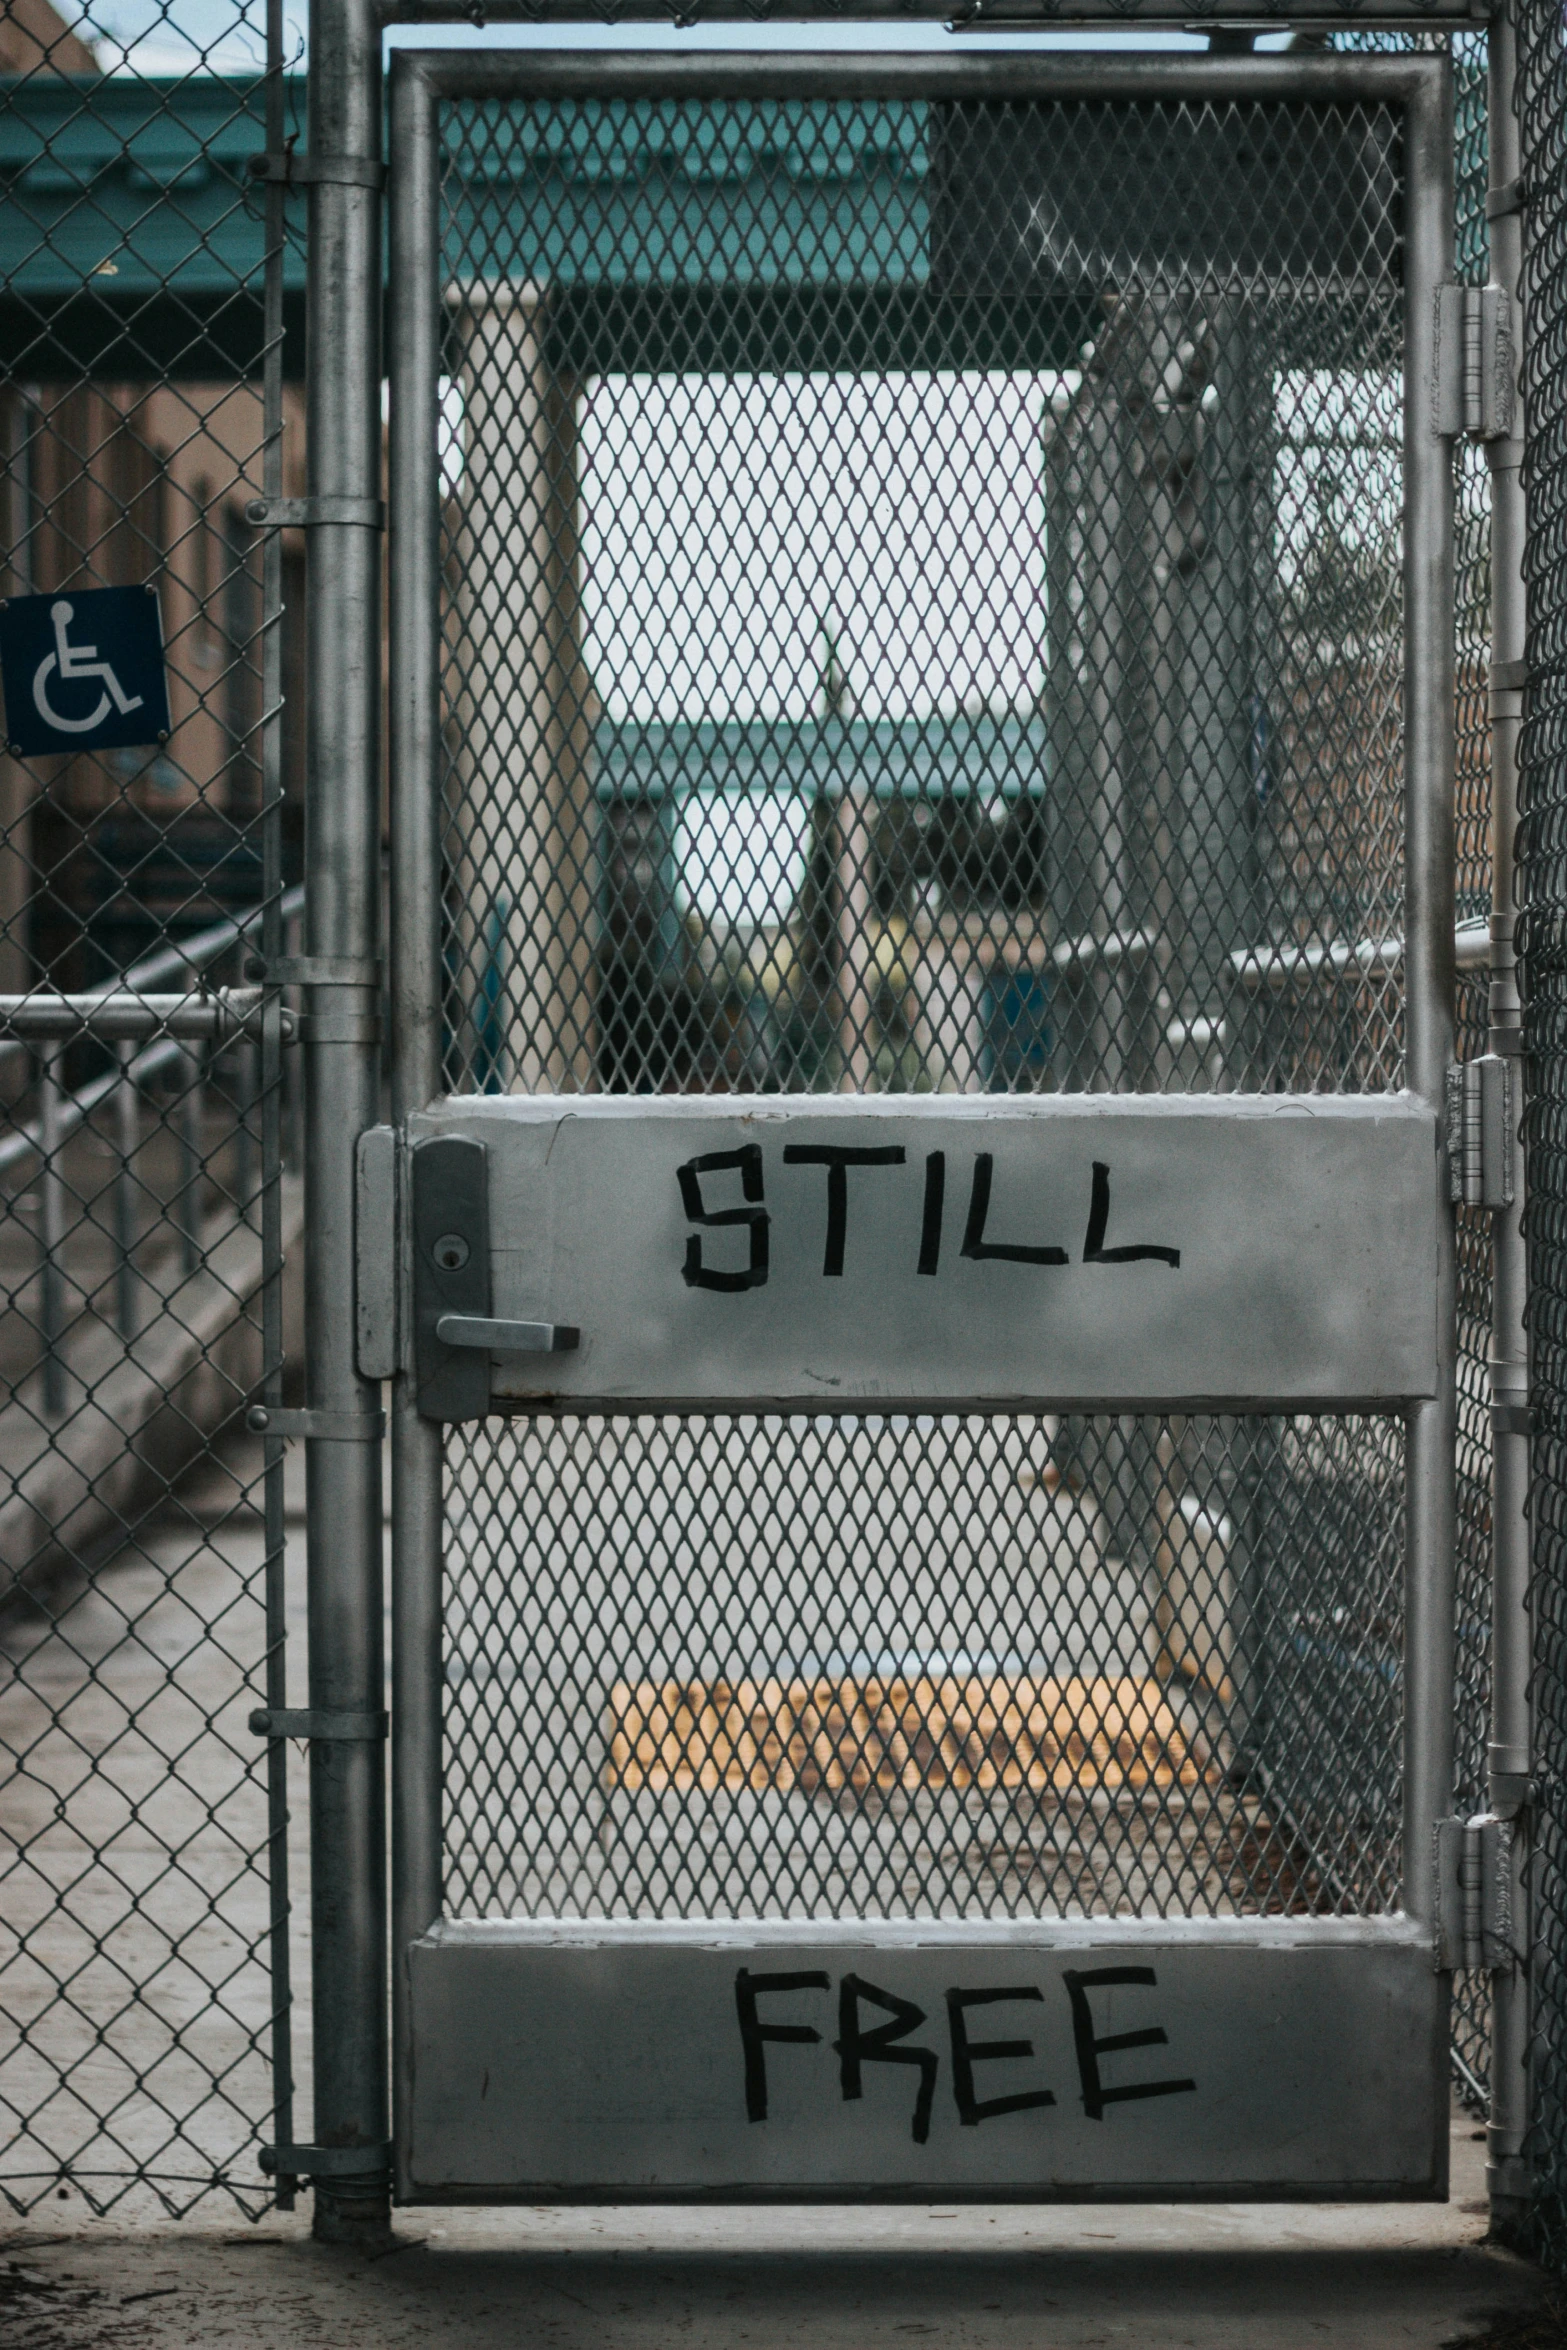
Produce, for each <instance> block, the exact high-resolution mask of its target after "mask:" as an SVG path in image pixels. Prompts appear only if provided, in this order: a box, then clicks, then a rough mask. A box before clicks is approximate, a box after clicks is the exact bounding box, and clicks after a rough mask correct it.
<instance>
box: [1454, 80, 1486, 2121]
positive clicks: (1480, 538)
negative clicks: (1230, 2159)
mask: <svg viewBox="0 0 1567 2350" xmlns="http://www.w3.org/2000/svg"><path fill="white" fill-rule="evenodd" d="M1453 63H1454V95H1455V101H1456V118H1457V119H1456V122H1455V125H1454V129H1455V139H1456V146H1457V156H1458V182H1457V188H1456V199H1457V201H1456V206H1455V211H1456V230H1457V235H1456V244H1457V260H1458V275H1459V276H1460V277H1462V278H1464V279H1466V280H1468V281H1469V282H1470V283H1472V284H1476V285H1483V284H1484V283H1485V282H1486V280H1487V279H1488V277H1489V276H1490V241H1489V237H1488V235H1487V231H1486V214H1485V195H1486V187H1487V182H1488V177H1489V158H1488V152H1487V136H1486V78H1485V77H1486V49H1485V42H1484V39H1483V37H1478V36H1476V37H1469V38H1465V39H1462V40H1460V41H1458V42H1457V43H1455V53H1454V61H1453ZM1454 464H1455V473H1456V487H1457V492H1458V502H1457V515H1456V524H1457V527H1456V533H1455V536H1456V542H1457V544H1456V577H1457V586H1458V596H1457V646H1456V652H1457V660H1456V664H1455V668H1456V677H1457V686H1458V703H1457V712H1456V717H1457V787H1458V790H1457V851H1458V859H1457V862H1458V871H1457V887H1458V917H1459V920H1460V921H1466V920H1479V919H1482V918H1484V917H1486V916H1488V915H1489V913H1490V910H1491V841H1490V818H1491V723H1490V709H1489V696H1488V692H1487V687H1488V683H1489V678H1488V664H1489V662H1490V658H1491V528H1490V524H1491V477H1490V472H1489V470H1488V468H1487V466H1486V463H1485V455H1484V451H1483V450H1482V449H1480V448H1479V447H1477V446H1476V445H1475V444H1474V443H1473V442H1469V441H1460V442H1459V443H1458V444H1457V446H1456V448H1455V452H1454ZM1488 989H1489V982H1488V980H1487V978H1486V976H1485V975H1484V974H1483V973H1478V972H1477V973H1468V974H1463V975H1461V976H1460V979H1459V983H1458V994H1457V1002H1456V1006H1455V1011H1456V1015H1457V1017H1456V1023H1455V1025H1456V1035H1457V1050H1458V1057H1459V1059H1460V1060H1472V1059H1474V1058H1475V1057H1476V1056H1477V1055H1479V1054H1481V1053H1483V1052H1484V1051H1485V1050H1486V1047H1487V1043H1488V1028H1487V1021H1488V1010H1489V993H1488ZM1490 1225H1491V1219H1490V1217H1489V1215H1488V1214H1487V1213H1486V1212H1485V1211H1483V1210H1480V1209H1475V1208H1460V1209H1459V1211H1458V1493H1457V1501H1458V1509H1457V1525H1458V1544H1457V1576H1456V1603H1457V1605H1456V1627H1455V1628H1456V1634H1457V1642H1456V1655H1457V1687H1456V1689H1455V1693H1454V1730H1455V1740H1454V1798H1455V1802H1456V1805H1457V1808H1458V1809H1459V1811H1460V1812H1462V1813H1463V1814H1464V1815H1465V1816H1466V1817H1467V1816H1471V1815H1472V1814H1474V1813H1475V1812H1477V1811H1482V1810H1484V1809H1485V1808H1486V1805H1487V1802H1488V1786H1487V1778H1486V1744H1487V1739H1488V1737H1489V1724H1490V1703H1491V1690H1490V1661H1491V1656H1490V1652H1491V1415H1490V1403H1491V1385H1490V1371H1489V1367H1488V1361H1489V1352H1490V1343H1491V1230H1490ZM1489 2003H1490V1987H1489V1984H1488V1983H1487V1981H1486V1980H1485V1978H1484V1977H1483V1976H1480V1975H1469V1974H1460V1975H1458V1976H1457V1977H1455V1979H1454V1985H1453V2055H1454V2068H1455V2072H1456V2075H1457V2080H1458V2086H1459V2089H1460V2092H1461V2094H1463V2096H1464V2097H1465V2098H1466V2100H1467V2101H1468V2102H1470V2103H1471V2104H1475V2105H1477V2106H1478V2105H1479V2104H1481V2103H1483V2100H1484V2095H1485V2087H1486V2082H1487V2079H1488V2071H1489V2063H1490V2049H1489V2040H1490V2013H1489Z"/></svg>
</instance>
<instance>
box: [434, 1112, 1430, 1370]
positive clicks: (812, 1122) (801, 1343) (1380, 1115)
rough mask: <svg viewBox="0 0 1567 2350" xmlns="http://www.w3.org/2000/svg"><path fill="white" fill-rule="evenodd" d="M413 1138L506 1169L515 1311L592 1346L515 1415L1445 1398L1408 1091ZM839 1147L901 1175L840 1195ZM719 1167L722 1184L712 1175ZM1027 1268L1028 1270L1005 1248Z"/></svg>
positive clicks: (723, 1118)
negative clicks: (534, 1404) (715, 1282)
mask: <svg viewBox="0 0 1567 2350" xmlns="http://www.w3.org/2000/svg"><path fill="white" fill-rule="evenodd" d="M411 1132H412V1136H413V1138H414V1139H416V1140H417V1139H419V1138H420V1137H424V1136H429V1135H434V1134H441V1133H448V1134H449V1133H460V1134H466V1135H471V1136H475V1137H478V1138H481V1139H482V1140H483V1141H484V1143H485V1144H486V1146H487V1149H488V1152H489V1195H490V1224H491V1237H492V1248H493V1299H492V1312H493V1313H494V1314H495V1315H496V1316H498V1317H509V1318H514V1319H519V1320H544V1321H553V1322H560V1323H569V1324H572V1325H575V1326H577V1327H578V1328H580V1330H581V1332H582V1344H581V1347H580V1350H579V1351H578V1352H576V1353H575V1354H556V1355H549V1356H542V1357H540V1356H533V1357H524V1356H518V1357H514V1358H512V1359H510V1360H509V1361H503V1362H498V1363H497V1367H496V1373H495V1378H494V1389H495V1392H496V1394H497V1395H500V1396H505V1397H508V1398H514V1399H519V1400H529V1399H541V1398H549V1397H555V1396H558V1397H559V1398H561V1399H562V1400H566V1401H583V1402H586V1401H600V1402H605V1403H611V1404H632V1403H660V1402H663V1403H672V1404H677V1405H678V1404H689V1405H698V1406H714V1405H721V1404H725V1403H756V1404H767V1403H777V1404H780V1405H782V1406H784V1407H787V1408H796V1409H798V1408H800V1407H802V1406H805V1407H809V1406H815V1407H817V1408H827V1409H831V1408H835V1407H837V1408H842V1407H844V1406H849V1407H851V1408H854V1407H860V1408H863V1407H866V1406H870V1407H872V1408H880V1407H883V1406H891V1405H897V1404H906V1405H912V1406H926V1405H930V1404H934V1403H941V1404H946V1405H949V1406H963V1405H968V1404H972V1405H978V1406H1000V1405H1009V1404H1019V1405H1029V1404H1033V1405H1040V1406H1045V1407H1058V1406H1066V1405H1071V1404H1078V1403H1097V1404H1101V1405H1117V1406H1120V1407H1122V1408H1131V1407H1134V1406H1137V1405H1148V1406H1152V1407H1157V1406H1160V1405H1164V1404H1170V1403H1181V1404H1185V1405H1187V1406H1192V1405H1197V1404H1202V1403H1207V1404H1211V1405H1215V1406H1223V1405H1234V1404H1242V1403H1277V1404H1284V1405H1289V1404H1298V1405H1302V1406H1304V1405H1310V1404H1334V1403H1354V1402H1364V1403H1389V1402H1395V1401H1398V1400H1400V1399H1404V1398H1409V1397H1415V1396H1423V1395H1430V1394H1433V1393H1434V1392H1435V1387H1436V1244H1437V1231H1438V1219H1439V1216H1440V1215H1441V1214H1443V1213H1444V1212H1445V1210H1444V1209H1443V1208H1442V1206H1441V1205H1440V1195H1439V1173H1440V1169H1439V1156H1438V1147H1437V1130H1436V1121H1435V1118H1434V1116H1433V1114H1432V1112H1431V1111H1430V1109H1429V1108H1428V1107H1427V1106H1426V1105H1424V1104H1422V1103H1419V1102H1416V1101H1415V1100H1413V1099H1412V1098H1410V1097H1408V1096H1367V1097H1358V1098H1349V1097H1324V1096H1312V1095H1261V1096H1233V1095H1232V1096H1206V1097H1198V1098H1191V1097H1186V1098H1154V1097H1136V1096H1133V1097H1126V1096H1120V1097H1104V1096H1098V1097H1095V1096H1077V1097H1071V1096H1054V1097H1052V1096H1045V1097H1035V1098H1033V1099H1030V1100H1019V1099H1016V1098H1010V1097H1002V1096H977V1097H955V1096H954V1097H936V1098H933V1099H929V1100H924V1101H918V1102H911V1101H910V1100H908V1099H907V1098H906V1097H905V1098H903V1099H901V1100H899V1099H897V1098H896V1097H893V1098H891V1099H887V1098H883V1099H876V1098H870V1099H863V1098H862V1099H851V1098H844V1099H834V1098H811V1097H791V1098H787V1099H785V1098H779V1097H775V1096H764V1097H749V1098H746V1099H743V1100H740V1099H734V1098H731V1099H729V1100H712V1101H708V1100H699V1101H698V1100H684V1101H665V1100H656V1101H654V1100H629V1099H624V1098H609V1099H583V1100H571V1101H564V1100H560V1099H547V1098H533V1099H524V1098H511V1099H507V1098H494V1097H487V1098H477V1099H475V1098H468V1099H462V1100H454V1101H451V1102H448V1103H444V1104H440V1105H437V1106H436V1107H434V1108H433V1109H432V1110H431V1111H429V1112H427V1113H425V1114H424V1115H423V1116H421V1117H420V1118H418V1119H416V1120H415V1121H413V1125H412V1129H411ZM845 1149H847V1150H851V1151H873V1152H879V1153H883V1154H885V1157H884V1159H883V1161H882V1162H881V1163H877V1164H858V1165H849V1166H847V1167H845V1168H843V1169H842V1171H841V1172H835V1171H833V1170H832V1169H830V1168H829V1167H828V1166H827V1165H825V1164H823V1163H821V1162H820V1161H819V1160H818V1159H816V1158H815V1157H813V1156H812V1155H811V1154H816V1153H822V1152H829V1153H830V1152H834V1151H842V1150H845ZM740 1154H744V1156H743V1157H742V1156H741V1155H740ZM801 1154H806V1155H805V1156H803V1157H802V1156H801ZM715 1155H717V1156H719V1157H720V1158H721V1159H722V1158H728V1159H729V1160H730V1162H731V1163H729V1164H727V1165H723V1164H720V1165H718V1166H716V1167H715V1166H702V1165H699V1164H698V1163H697V1162H700V1161H704V1160H708V1159H710V1158H712V1157H713V1156H715ZM682 1169H684V1170H685V1173H684V1178H683V1179H682V1173H681V1170H682ZM987 1185H988V1204H987V1203H986V1200H985V1191H986V1187H987ZM835 1194H836V1201H835V1197H834V1195H835ZM938 1194H939V1198H938ZM982 1208H983V1209H984V1211H985V1212H984V1214H983V1216H981V1214H980V1210H981V1209H982ZM697 1215H707V1216H710V1217H711V1216H732V1217H733V1218H734V1220H732V1221H729V1222H728V1223H725V1224H722V1225H718V1226H714V1225H711V1224H710V1225H708V1226H706V1227H704V1226H702V1225H701V1224H700V1223H698V1222H697V1221H695V1217H696V1216H697ZM1096 1244H1097V1247H1098V1248H1099V1250H1100V1251H1102V1252H1103V1253H1102V1254H1101V1255H1100V1256H1099V1257H1098V1259H1097V1260H1096V1259H1095V1256H1094V1248H1095V1245H1096ZM976 1246H978V1248H979V1249H980V1250H981V1251H982V1252H985V1253H979V1254H976V1253H974V1251H975V1248H976ZM1127 1249H1137V1250H1152V1251H1156V1252H1158V1253H1155V1254H1144V1255H1141V1256H1139V1257H1137V1258H1135V1259H1133V1260H1131V1261H1127V1260H1126V1259H1125V1258H1124V1257H1123V1258H1121V1259H1117V1258H1116V1255H1115V1252H1116V1251H1118V1250H1119V1251H1125V1250H1127ZM1020 1250H1026V1251H1033V1252H1036V1253H1035V1256H1034V1258H1033V1259H1032V1261H1030V1260H1027V1259H1024V1258H1021V1257H1020V1256H1019V1255H1017V1254H1016V1253H1012V1254H1006V1253H996V1252H998V1251H1000V1252H1005V1251H1011V1252H1017V1251H1020ZM1041 1252H1043V1253H1041ZM1177 1260H1178V1261H1177ZM922 1263H923V1266H924V1270H922V1269H921V1267H922ZM714 1275H717V1276H718V1277H719V1278H720V1279H723V1280H727V1281H730V1282H736V1281H739V1280H741V1279H744V1280H745V1282H746V1283H747V1285H746V1286H735V1287H723V1288H714V1287H712V1286H711V1285H710V1283H711V1279H712V1277H713V1276H714Z"/></svg>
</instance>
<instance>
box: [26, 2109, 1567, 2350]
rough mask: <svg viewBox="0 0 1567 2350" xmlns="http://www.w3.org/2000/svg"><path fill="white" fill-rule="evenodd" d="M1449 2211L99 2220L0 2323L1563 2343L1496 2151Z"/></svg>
mask: <svg viewBox="0 0 1567 2350" xmlns="http://www.w3.org/2000/svg"><path fill="white" fill-rule="evenodd" d="M1474 2129H1475V2125H1474V2124H1473V2123H1472V2122H1471V2121H1470V2120H1469V2119H1468V2118H1467V2117H1460V2118H1459V2119H1457V2120H1456V2121H1455V2123H1454V2140H1453V2199H1452V2201H1451V2202H1450V2203H1448V2204H1446V2205H1436V2206H1432V2205H1424V2206H1422V2205H1414V2206H1408V2207H1404V2208H1402V2209H1400V2208H1396V2207H1394V2208H1389V2207H1380V2208H1375V2207H1373V2208H1366V2207H1359V2208H1357V2207H1352V2206H1348V2205H1334V2206H1329V2207H1313V2206H1307V2205H1299V2204H1292V2205H1274V2206H1271V2207H1267V2206H1259V2205H1252V2206H1239V2205H1211V2206H1205V2207H1195V2206H1194V2207H1181V2208H1174V2207H1169V2206H1150V2207H1146V2208H1139V2209H1130V2208H1125V2207H1119V2208H1118V2207H1115V2206H1107V2207H1104V2208H1098V2209H1091V2208H1085V2207H1083V2206H1081V2205H1076V2206H1072V2207H1070V2208H1056V2209H1027V2210H1023V2209H1017V2208H1015V2207H1007V2208H1004V2209H1001V2208H996V2207H989V2208H986V2207H983V2206H981V2207H974V2208H962V2209H957V2210H954V2209H952V2208H951V2207H949V2206H942V2205H936V2206H933V2207H932V2208H930V2209H924V2208H919V2209H905V2210H895V2211H849V2210H842V2209H833V2210H820V2211H816V2210H812V2211H803V2210H799V2209H789V2210H775V2211H735V2210H725V2211H705V2212H704V2211H635V2210H599V2211H594V2210H573V2211H554V2210H527V2211H493V2212H485V2211H477V2212H444V2211H436V2212H427V2211H416V2212H408V2213H404V2214H403V2215H401V2216H400V2218H399V2220H398V2223H397V2234H398V2242H397V2245H396V2248H395V2250H393V2251H391V2252H389V2253H384V2254H382V2255H381V2256H379V2257H367V2256H366V2255H364V2254H362V2253H356V2252H342V2251H336V2250H327V2249H324V2248H321V2247H318V2246H315V2245H313V2244H312V2243H311V2242H310V2241H309V2236H308V2225H309V2223H308V2199H304V2203H303V2205H302V2209H301V2212H300V2213H299V2214H297V2215H295V2216H294V2217H293V2218H282V2217H276V2218H272V2219H269V2220H267V2221H264V2222H263V2223H262V2224H261V2225H260V2226H259V2227H256V2228H253V2229H249V2230H243V2229H241V2228H240V2227H238V2226H236V2225H234V2224H233V2223H230V2224H228V2225H226V2226H223V2227H221V2228H220V2227H217V2226H214V2225H213V2224H212V2223H211V2222H210V2221H209V2222H208V2223H207V2224H206V2225H205V2226H200V2225H192V2224H191V2223H189V2222H187V2223H186V2224H185V2225H183V2226H180V2227H172V2226H168V2225H159V2224H148V2225H146V2226H142V2227H137V2228H134V2229H131V2228H128V2227H127V2225H126V2223H125V2222H124V2221H123V2220H119V2219H116V2218H110V2219H106V2220H92V2219H89V2218H87V2217H86V2216H85V2214H84V2213H83V2211H82V2207H81V2205H80V2204H79V2203H77V2202H76V2201H75V2200H74V2199H72V2200H71V2201H69V2202H66V2203H55V2204H50V2205H45V2206H43V2207H42V2208H41V2209H40V2210H39V2211H37V2212H35V2213H34V2215H33V2217H32V2219H31V2220H30V2221H29V2222H28V2223H26V2224H21V2225H15V2226H13V2227H12V2228H10V2229H9V2231H7V2232H5V2233H4V2234H0V2341H7V2342H15V2343H16V2344H17V2345H18V2346H19V2350H20V2346H21V2345H23V2344H25V2345H26V2346H27V2350H100V2346H102V2350H110V2346H113V2350H190V2346H194V2345H203V2346H204V2345H207V2344H219V2343H224V2344H234V2345H242V2346H243V2350H321V2346H323V2345H327V2346H329V2350H338V2346H339V2345H341V2346H342V2350H350V2346H352V2350H448V2346H450V2350H457V2345H459V2344H460V2345H461V2346H462V2350H532V2346H533V2345H535V2344H536V2345H539V2346H540V2350H742V2346H743V2350H904V2346H905V2345H912V2344H914V2343H916V2342H929V2343H931V2344H932V2345H933V2346H934V2345H941V2346H942V2350H1087V2345H1090V2344H1104V2345H1113V2344H1117V2343H1125V2344H1128V2345H1136V2350H1308V2346H1309V2350H1324V2346H1327V2350H1331V2346H1333V2345H1342V2346H1344V2350H1350V2346H1353V2350H1382V2346H1383V2345H1387V2346H1388V2350H1392V2346H1393V2345H1400V2346H1403V2345H1409V2346H1411V2350H1414V2346H1418V2350H1438V2346H1439V2345H1444V2344H1450V2343H1453V2342H1462V2341H1473V2340H1475V2339H1476V2338H1477V2337H1482V2336H1484V2335H1485V2334H1486V2333H1487V2332H1488V2331H1490V2330H1491V2329H1492V2327H1493V2326H1498V2327H1499V2338H1500V2339H1503V2340H1506V2341H1507V2342H1508V2344H1509V2345H1511V2344H1513V2343H1517V2344H1518V2350H1525V2346H1527V2350H1546V2345H1547V2344H1554V2343H1555V2342H1557V2341H1558V2340H1564V2339H1567V2336H1562V2335H1560V2334H1559V2333H1558V2331H1557V2330H1556V2329H1555V2328H1554V2327H1553V2326H1552V2325H1551V2324H1550V2323H1549V2322H1542V2323H1541V2325H1540V2326H1538V2327H1533V2326H1531V2327H1529V2328H1527V2329H1526V2330H1520V2329H1519V2321H1520V2320H1521V2319H1522V2317H1523V2316H1524V2314H1525V2313H1526V2312H1529V2311H1531V2310H1538V2309H1539V2308H1540V2305H1541V2302H1542V2299H1543V2297H1544V2295H1545V2287H1544V2285H1543V2283H1542V2280H1541V2278H1540V2277H1539V2275H1538V2273H1537V2272H1536V2271H1535V2270H1533V2269H1531V2268H1529V2267H1527V2266H1526V2265H1525V2264H1524V2263H1523V2262H1521V2261H1518V2260H1514V2259H1513V2258H1511V2257H1510V2256H1509V2255H1508V2254H1506V2253H1504V2252H1498V2251H1494V2250H1492V2249H1490V2248H1488V2247H1487V2246H1486V2245H1485V2243H1484V2241H1483V2238H1484V2233H1485V2210H1484V2202H1483V2196H1484V2174H1483V2162H1484V2149H1483V2146H1482V2145H1481V2144H1479V2143H1477V2141H1476V2138H1475V2135H1474Z"/></svg>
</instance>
